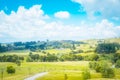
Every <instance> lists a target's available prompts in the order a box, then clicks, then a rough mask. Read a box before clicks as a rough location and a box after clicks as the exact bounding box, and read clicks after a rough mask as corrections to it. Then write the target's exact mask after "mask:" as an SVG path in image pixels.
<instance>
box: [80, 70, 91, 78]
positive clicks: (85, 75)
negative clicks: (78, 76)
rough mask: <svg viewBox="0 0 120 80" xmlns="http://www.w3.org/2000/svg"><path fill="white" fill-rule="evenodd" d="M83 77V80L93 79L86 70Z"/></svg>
mask: <svg viewBox="0 0 120 80" xmlns="http://www.w3.org/2000/svg"><path fill="white" fill-rule="evenodd" d="M82 77H83V80H87V79H90V78H91V75H90V71H88V70H85V71H84V72H83V73H82Z"/></svg>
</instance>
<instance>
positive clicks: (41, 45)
mask: <svg viewBox="0 0 120 80" xmlns="http://www.w3.org/2000/svg"><path fill="white" fill-rule="evenodd" d="M79 44H85V43H84V42H80V41H72V40H61V41H49V40H47V41H30V42H13V43H0V52H6V51H12V50H30V51H36V50H46V49H60V48H70V49H74V48H75V45H79Z"/></svg>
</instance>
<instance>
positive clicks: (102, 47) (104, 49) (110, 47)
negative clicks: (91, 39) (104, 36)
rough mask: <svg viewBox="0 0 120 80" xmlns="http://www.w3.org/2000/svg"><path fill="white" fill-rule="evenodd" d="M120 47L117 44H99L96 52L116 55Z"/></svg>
mask: <svg viewBox="0 0 120 80" xmlns="http://www.w3.org/2000/svg"><path fill="white" fill-rule="evenodd" d="M119 47H120V45H119V44H117V43H101V44H98V46H97V48H96V50H95V52H97V53H107V54H109V53H115V52H116V50H117V49H119Z"/></svg>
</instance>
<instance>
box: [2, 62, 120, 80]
mask: <svg viewBox="0 0 120 80" xmlns="http://www.w3.org/2000/svg"><path fill="white" fill-rule="evenodd" d="M8 65H12V66H14V67H15V69H16V73H15V74H7V72H6V70H5V68H6V67H7V66H8ZM1 69H4V75H3V76H4V77H3V78H4V79H3V80H23V79H24V78H26V77H29V76H32V75H34V74H36V73H40V72H49V73H48V74H47V75H45V76H43V77H41V78H38V79H37V80H64V75H65V74H67V77H68V79H67V80H82V72H83V71H84V70H86V69H87V70H89V68H88V61H70V62H27V63H22V65H21V66H20V67H19V66H16V64H14V63H5V62H4V63H0V71H1ZM115 72H116V77H115V78H114V79H117V80H119V79H120V74H119V73H120V69H116V70H115ZM90 73H91V80H98V79H100V80H110V79H103V78H101V74H100V73H96V72H95V71H94V70H90ZM0 76H1V74H0ZM0 80H1V78H0Z"/></svg>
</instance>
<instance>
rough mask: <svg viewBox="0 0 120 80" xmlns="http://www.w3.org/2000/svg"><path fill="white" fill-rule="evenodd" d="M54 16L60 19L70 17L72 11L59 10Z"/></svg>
mask: <svg viewBox="0 0 120 80" xmlns="http://www.w3.org/2000/svg"><path fill="white" fill-rule="evenodd" d="M54 16H55V17H56V18H60V19H68V18H69V17H70V13H69V12H67V11H59V12H56V13H55V14H54Z"/></svg>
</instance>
